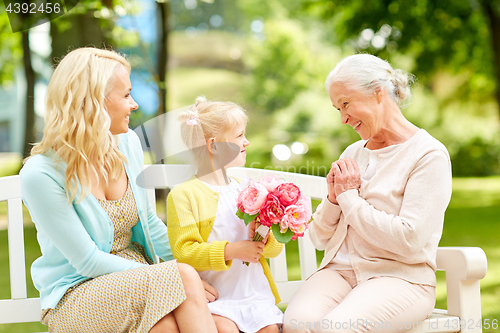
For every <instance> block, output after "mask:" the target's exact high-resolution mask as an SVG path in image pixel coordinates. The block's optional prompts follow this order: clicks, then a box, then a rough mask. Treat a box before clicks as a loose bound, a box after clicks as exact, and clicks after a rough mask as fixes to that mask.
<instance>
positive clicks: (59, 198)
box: [20, 48, 216, 333]
mask: <svg viewBox="0 0 500 333" xmlns="http://www.w3.org/2000/svg"><path fill="white" fill-rule="evenodd" d="M131 89H132V86H131V83H130V65H129V63H128V62H127V61H126V60H125V58H123V57H122V56H121V55H119V54H118V53H116V52H113V51H109V50H101V49H96V48H81V49H76V50H74V51H72V52H70V53H68V54H67V55H66V56H65V57H64V58H63V59H62V60H61V62H60V63H59V65H58V66H57V68H56V69H55V71H54V73H53V75H52V78H51V80H50V83H49V86H48V91H47V101H46V111H45V128H44V135H43V138H42V141H41V142H39V143H37V144H36V145H35V146H34V147H33V149H32V152H31V156H30V157H29V158H28V160H27V161H26V163H25V165H24V167H23V168H22V170H21V173H20V175H21V184H22V193H23V200H24V202H25V204H26V206H27V207H28V209H29V211H30V214H31V217H32V219H33V221H34V223H35V225H36V228H37V232H38V235H37V238H38V242H39V243H40V248H41V251H42V256H41V257H40V258H38V259H37V260H36V261H35V262H34V263H33V266H32V268H31V273H32V278H33V281H34V284H35V287H36V288H37V289H38V290H39V291H40V298H41V304H42V318H41V321H42V323H44V324H46V325H48V326H49V331H50V332H179V331H180V332H193V333H194V332H196V333H199V332H216V328H215V324H214V321H213V319H212V317H211V315H210V312H209V310H208V308H207V306H206V298H205V290H204V288H203V284H202V282H201V280H200V278H199V276H198V274H197V273H196V271H195V270H194V269H192V268H191V267H189V266H188V265H185V264H177V263H176V261H175V260H172V259H173V256H172V253H171V251H170V246H169V241H168V232H167V228H166V226H165V224H164V223H163V222H162V221H161V220H160V219H158V217H157V216H156V214H155V213H154V211H153V210H152V209H151V207H150V206H149V204H148V199H147V194H146V191H145V190H144V189H142V188H140V187H138V186H137V185H136V177H137V176H138V175H139V173H140V172H141V171H142V169H143V152H142V149H141V145H140V142H139V139H138V138H137V136H136V134H135V133H134V132H133V131H130V130H129V128H128V123H129V116H130V114H131V112H132V111H133V110H135V109H137V107H138V106H137V104H136V103H135V101H134V100H133V99H132V97H131V96H130V91H131ZM157 255H158V256H159V257H160V258H162V259H163V260H165V262H163V263H161V264H158V263H156V264H153V262H156V258H157ZM193 318H196V320H193Z"/></svg>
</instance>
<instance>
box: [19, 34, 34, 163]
mask: <svg viewBox="0 0 500 333" xmlns="http://www.w3.org/2000/svg"><path fill="white" fill-rule="evenodd" d="M22 36H23V62H24V73H25V77H26V100H25V102H26V108H25V115H26V118H25V128H24V146H23V158H25V157H28V156H29V155H30V152H31V147H32V146H31V145H32V144H33V143H35V141H36V131H35V99H34V96H35V71H34V70H33V67H32V66H31V50H30V39H29V31H28V30H26V31H23V32H22Z"/></svg>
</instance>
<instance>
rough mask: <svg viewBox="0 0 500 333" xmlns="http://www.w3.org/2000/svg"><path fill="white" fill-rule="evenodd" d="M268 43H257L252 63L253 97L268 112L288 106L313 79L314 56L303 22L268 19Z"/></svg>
mask: <svg viewBox="0 0 500 333" xmlns="http://www.w3.org/2000/svg"><path fill="white" fill-rule="evenodd" d="M264 35H265V37H264V40H263V41H262V42H258V41H254V44H255V46H254V48H253V50H252V52H251V57H249V59H248V64H249V67H250V70H251V72H252V83H251V86H250V87H249V98H250V99H251V100H252V101H256V102H257V103H258V104H259V105H260V106H261V107H262V108H264V109H265V110H266V112H268V113H271V112H272V111H275V110H277V109H281V108H283V107H286V106H288V105H289V104H290V103H291V102H292V101H293V99H294V98H295V96H296V94H298V93H299V92H300V91H302V90H304V89H306V88H307V87H308V85H309V84H310V83H311V81H312V80H311V79H312V70H311V66H312V55H311V53H310V51H309V48H308V46H307V43H306V41H307V39H306V34H305V33H304V31H303V30H302V28H301V26H300V24H299V23H297V22H295V21H290V20H268V21H266V23H265V28H264Z"/></svg>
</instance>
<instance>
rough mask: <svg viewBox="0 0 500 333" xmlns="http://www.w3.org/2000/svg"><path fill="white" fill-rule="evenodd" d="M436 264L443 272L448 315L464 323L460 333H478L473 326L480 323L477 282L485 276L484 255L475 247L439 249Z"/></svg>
mask: <svg viewBox="0 0 500 333" xmlns="http://www.w3.org/2000/svg"><path fill="white" fill-rule="evenodd" d="M436 264H437V269H438V270H444V271H445V272H446V289H447V290H446V292H447V304H448V315H452V316H458V317H460V319H461V320H465V322H466V323H467V325H466V326H467V327H464V328H463V329H462V333H470V332H481V329H480V328H478V327H477V326H476V325H478V323H480V322H481V290H480V285H479V280H481V279H482V278H484V277H485V275H486V271H487V267H488V265H487V260H486V254H485V253H484V251H483V250H482V249H481V248H478V247H439V248H438V251H437V258H436ZM472 323H473V325H472ZM469 324H471V325H469ZM479 325H480V324H479ZM469 327H470V328H469Z"/></svg>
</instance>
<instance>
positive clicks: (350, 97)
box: [330, 82, 383, 140]
mask: <svg viewBox="0 0 500 333" xmlns="http://www.w3.org/2000/svg"><path fill="white" fill-rule="evenodd" d="M377 97H378V95H377V94H373V95H364V94H362V93H360V92H358V91H355V90H352V89H349V88H347V87H346V86H345V85H343V84H342V83H339V82H334V83H333V84H332V86H331V87H330V99H331V101H332V104H333V107H334V108H335V109H337V110H339V112H340V117H341V121H342V124H346V125H349V126H351V127H352V128H353V129H354V130H355V131H356V132H357V133H358V134H359V136H361V138H362V139H363V140H368V139H370V138H373V137H374V136H375V135H377V133H378V132H379V131H380V128H381V125H382V124H381V122H382V121H383V119H381V118H382V117H380V116H379V115H380V112H379V111H380V103H379V102H380V101H379V100H378V98H377Z"/></svg>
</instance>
